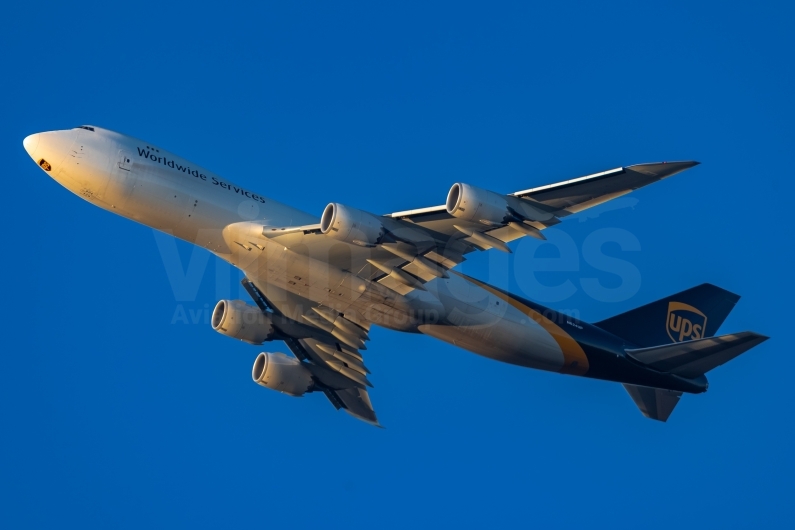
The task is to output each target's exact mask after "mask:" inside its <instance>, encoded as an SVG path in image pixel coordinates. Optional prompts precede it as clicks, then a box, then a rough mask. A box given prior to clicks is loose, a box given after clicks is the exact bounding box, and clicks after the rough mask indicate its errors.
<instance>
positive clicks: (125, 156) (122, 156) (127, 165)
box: [119, 149, 132, 171]
mask: <svg viewBox="0 0 795 530" xmlns="http://www.w3.org/2000/svg"><path fill="white" fill-rule="evenodd" d="M119 169H123V170H125V171H130V170H131V169H132V157H131V156H130V153H128V152H127V151H125V150H124V149H120V150H119Z"/></svg>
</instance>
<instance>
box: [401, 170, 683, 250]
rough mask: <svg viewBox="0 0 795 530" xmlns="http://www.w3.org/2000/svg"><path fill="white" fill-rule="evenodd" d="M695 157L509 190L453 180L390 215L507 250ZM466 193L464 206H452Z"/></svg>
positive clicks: (479, 246)
mask: <svg viewBox="0 0 795 530" xmlns="http://www.w3.org/2000/svg"><path fill="white" fill-rule="evenodd" d="M697 164H698V162H692V161H687V162H660V163H651V164H637V165H634V166H627V167H619V168H616V169H611V170H609V171H602V172H599V173H594V174H592V175H587V176H584V177H579V178H575V179H571V180H566V181H563V182H558V183H556V184H549V185H545V186H538V187H535V188H530V189H526V190H522V191H518V192H515V193H511V194H508V195H500V194H497V193H494V192H490V191H487V190H480V189H478V188H475V187H473V186H467V185H466V184H456V185H454V186H453V188H452V189H451V191H450V194H449V195H448V200H447V203H446V204H444V205H440V206H433V207H430V208H421V209H417V210H407V211H403V212H396V213H393V214H390V215H389V217H391V218H394V219H399V220H401V221H404V222H407V223H412V224H414V225H416V226H420V227H422V228H425V229H427V230H430V231H433V232H434V233H437V234H444V235H446V236H448V237H450V238H451V239H453V240H458V241H460V242H462V243H464V244H466V245H468V246H469V249H470V250H472V249H490V248H496V249H498V250H503V251H509V249H508V247H507V245H506V243H508V242H510V241H513V240H514V239H518V238H520V237H523V236H531V237H536V238H538V239H544V236H543V234H542V233H541V231H542V230H544V229H545V228H548V227H550V226H554V225H556V224H558V223H560V222H561V220H562V218H564V217H566V216H569V215H571V214H574V213H578V212H581V211H583V210H586V209H588V208H592V207H594V206H598V205H600V204H603V203H605V202H607V201H610V200H612V199H615V198H617V197H620V196H622V195H626V194H627V193H629V192H631V191H632V190H636V189H638V188H642V187H643V186H647V185H649V184H652V183H654V182H657V181H659V180H662V179H664V178H667V177H670V176H672V175H675V174H676V173H679V172H681V171H684V170H686V169H688V168H691V167H693V166H695V165H697ZM466 193H469V195H470V197H471V199H470V201H469V202H470V204H469V205H467V208H464V207H460V208H456V206H457V205H460V204H461V203H462V202H466V199H465V198H461V196H463V195H464V194H466Z"/></svg>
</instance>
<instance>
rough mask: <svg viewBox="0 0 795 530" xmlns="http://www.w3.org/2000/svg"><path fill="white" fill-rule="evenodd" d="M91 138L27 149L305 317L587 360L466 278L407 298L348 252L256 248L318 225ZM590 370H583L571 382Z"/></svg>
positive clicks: (169, 157) (210, 179) (497, 353)
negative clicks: (373, 277) (281, 233)
mask: <svg viewBox="0 0 795 530" xmlns="http://www.w3.org/2000/svg"><path fill="white" fill-rule="evenodd" d="M91 129H93V130H90V129H88V128H77V129H72V130H65V131H53V132H47V133H40V134H36V135H31V136H29V137H28V138H26V139H25V148H26V150H27V151H28V153H29V154H30V156H31V157H32V158H33V160H34V161H36V162H37V163H38V164H39V165H40V166H42V168H43V169H45V171H48V174H49V176H51V177H52V178H53V179H55V180H56V181H57V182H58V183H60V184H61V185H62V186H64V187H65V188H67V189H69V190H70V191H72V192H73V193H75V194H76V195H79V196H80V197H82V198H84V199H85V200H87V201H89V202H91V203H92V204H94V205H96V206H99V207H101V208H104V209H106V210H108V211H111V212H113V213H116V214H118V215H121V216H124V217H127V218H129V219H133V220H135V221H138V222H139V223H142V224H144V225H147V226H150V227H152V228H155V229H157V230H161V231H163V232H166V233H168V234H171V235H173V236H175V237H178V238H181V239H184V240H186V241H188V242H190V243H193V244H196V245H199V246H201V247H204V248H206V249H208V250H210V251H211V252H213V253H214V254H216V255H217V256H219V257H220V258H222V259H224V260H226V261H228V262H229V263H231V264H233V265H234V266H236V267H238V268H240V269H241V270H243V271H244V272H245V273H246V275H247V276H248V277H249V278H250V279H251V280H253V281H255V283H256V284H257V285H258V287H259V288H260V289H261V290H262V291H263V292H264V293H265V295H266V296H267V297H268V298H269V299H270V300H272V301H274V302H276V303H279V302H288V301H289V302H291V303H290V304H288V305H289V306H290V307H298V308H299V309H298V310H296V312H298V313H300V312H301V310H300V308H301V307H305V306H302V304H306V305H317V304H324V305H328V306H330V307H333V308H334V309H337V310H338V311H341V312H345V314H346V316H347V315H348V314H356V315H358V320H359V323H361V324H362V325H365V326H369V325H370V324H377V325H381V326H384V327H387V328H390V329H395V330H400V331H409V332H422V333H425V334H428V335H431V336H433V337H436V338H439V339H441V340H444V341H446V342H450V343H452V344H455V345H457V346H460V347H462V348H465V349H467V350H469V351H472V352H475V353H478V354H481V355H485V356H487V357H491V358H494V359H498V360H500V361H504V362H509V363H513V364H519V365H522V366H529V367H534V368H540V369H544V370H552V371H570V370H567V369H566V366H567V365H569V364H570V361H571V359H572V358H573V357H572V356H574V357H578V358H579V352H577V351H576V349H577V348H576V347H575V346H572V345H571V342H573V341H572V340H571V337H568V335H567V334H566V332H565V331H563V330H561V329H560V328H559V327H558V326H557V325H550V324H549V322H546V321H544V319H543V317H541V318H537V317H538V316H539V315H538V314H537V313H536V312H534V311H533V310H532V309H530V308H528V307H526V306H522V305H521V304H518V303H515V302H511V301H510V300H507V299H506V298H505V296H504V295H501V294H500V293H498V292H495V291H494V290H493V289H491V288H489V287H488V286H482V285H477V284H476V283H473V282H472V281H469V280H468V279H466V278H465V277H463V276H461V275H458V274H450V277H449V278H447V279H442V278H439V279H435V280H433V281H431V282H429V283H428V284H427V285H426V286H427V291H421V290H414V291H411V292H409V293H408V294H406V295H405V296H402V295H399V294H397V293H396V292H394V291H391V290H389V289H387V288H385V287H384V286H382V285H380V284H378V283H377V282H371V281H369V280H367V279H362V278H360V277H358V276H356V274H355V273H356V271H348V270H344V269H343V268H339V267H334V266H330V265H329V261H328V260H326V259H324V257H328V255H329V253H330V252H336V251H338V250H340V245H341V244H340V243H335V244H333V245H331V244H330V246H328V247H327V248H326V247H324V249H323V251H321V252H313V251H312V250H311V249H310V250H309V251H307V252H304V253H301V252H296V251H294V250H288V249H287V248H285V247H284V246H283V245H281V244H279V243H276V242H274V241H270V240H268V239H267V238H261V237H260V238H259V239H257V240H256V241H254V242H253V243H252V238H253V237H255V236H256V235H257V234H254V231H257V230H258V234H259V235H261V232H262V227H263V226H270V227H289V226H301V225H308V224H313V223H317V222H318V218H317V217H316V216H313V215H310V214H307V213H305V212H302V211H300V210H297V209H295V208H292V207H290V206H287V205H284V204H280V203H278V202H276V201H273V200H271V199H269V198H267V197H265V196H264V195H261V194H259V193H256V192H253V191H251V190H248V189H244V188H241V187H239V186H236V185H235V184H232V183H231V182H229V181H228V180H226V179H224V178H222V177H220V176H218V175H216V174H215V173H213V172H211V171H208V170H207V169H204V168H202V167H200V166H198V165H196V164H194V163H192V162H189V161H187V160H185V159H183V158H181V157H179V156H177V155H174V154H172V153H169V152H168V151H166V150H164V149H161V148H158V147H156V146H153V145H151V144H148V143H146V142H143V141H140V140H137V139H135V138H131V137H129V136H125V135H122V134H119V133H115V132H112V131H109V130H105V129H100V128H98V127H93V128H91ZM42 160H43V161H44V162H42ZM48 166H49V169H47V167H48ZM249 232H251V234H249ZM249 236H251V237H249ZM313 237H315V238H318V237H323V238H324V237H326V236H320V235H315V236H313ZM335 245H336V246H335ZM307 247H308V245H307ZM291 248H292V247H291ZM335 249H336V250H335ZM324 254H325V256H324ZM307 309H308V307H307ZM287 316H290V317H292V318H300V314H295V315H290V314H288V315H287ZM580 352H581V350H580ZM584 362H585V367H584V369H586V370H587V360H585V361H584ZM575 366H576V363H575ZM582 369H583V367H582V365H580V369H579V370H574V371H570V373H577V372H578V371H580V370H582Z"/></svg>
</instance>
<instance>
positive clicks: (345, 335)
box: [242, 279, 380, 426]
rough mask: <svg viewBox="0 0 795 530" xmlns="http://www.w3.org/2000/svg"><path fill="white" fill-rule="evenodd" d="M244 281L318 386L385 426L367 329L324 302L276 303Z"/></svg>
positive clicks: (332, 399) (357, 415) (339, 406)
mask: <svg viewBox="0 0 795 530" xmlns="http://www.w3.org/2000/svg"><path fill="white" fill-rule="evenodd" d="M242 284H243V287H244V288H245V289H246V291H248V293H249V295H250V296H251V297H252V299H253V300H254V302H255V303H256V304H257V305H258V306H259V308H260V309H261V310H262V311H264V312H270V313H272V314H274V315H275V316H276V317H277V318H274V319H272V323H273V327H274V328H275V330H276V332H277V334H278V335H277V336H278V338H280V339H281V340H283V341H284V343H285V344H286V345H287V347H288V348H289V349H290V351H291V352H292V353H293V355H295V357H296V358H297V359H298V360H299V361H301V363H302V364H303V365H304V366H305V367H306V368H307V369H308V371H309V372H310V373H311V374H312V378H313V380H314V383H315V384H314V387H315V389H316V390H320V391H322V392H323V393H324V394H325V395H326V397H327V398H328V399H329V401H330V402H331V403H332V405H334V407H336V408H337V409H344V410H345V411H346V412H348V413H349V414H351V415H352V416H354V417H355V418H358V419H360V420H363V421H366V422H368V423H371V424H373V425H377V426H380V425H379V423H378V418H377V417H376V414H375V411H374V410H373V406H372V403H371V402H370V396H369V395H368V393H367V387H371V386H373V385H372V383H371V382H370V380H369V379H368V378H367V374H369V373H370V370H369V369H368V368H367V367H366V366H365V364H364V359H363V357H362V354H361V352H360V350H363V349H366V347H365V345H364V342H365V341H367V340H369V337H368V335H367V329H365V328H363V327H361V326H360V325H358V324H356V323H354V322H352V321H350V320H348V319H346V318H345V316H344V315H342V314H339V313H336V312H335V311H333V310H331V309H330V308H326V307H320V306H319V305H312V306H303V307H297V306H292V307H290V306H288V304H283V303H282V304H274V303H273V302H272V301H270V300H268V299H267V298H266V297H265V295H264V294H263V292H262V291H261V290H260V289H259V288H258V287H257V286H256V285H255V284H254V282H252V281H250V280H248V279H244V280H243V281H242ZM288 315H289V317H288ZM290 317H294V318H290ZM299 319H300V321H299Z"/></svg>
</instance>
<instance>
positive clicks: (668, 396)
mask: <svg viewBox="0 0 795 530" xmlns="http://www.w3.org/2000/svg"><path fill="white" fill-rule="evenodd" d="M624 388H626V389H627V392H628V393H629V397H631V398H632V401H634V402H635V405H637V406H638V408H639V409H640V411H641V412H642V413H643V415H644V416H646V417H647V418H651V419H653V420H659V421H666V420H668V416H670V415H671V412H673V410H674V407H675V406H676V404H677V403H679V397H680V396H681V395H682V393H681V392H675V391H673V390H665V389H664V388H651V387H648V386H638V385H624Z"/></svg>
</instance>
